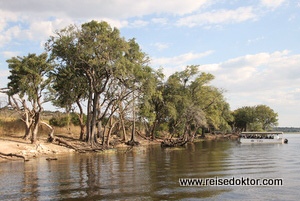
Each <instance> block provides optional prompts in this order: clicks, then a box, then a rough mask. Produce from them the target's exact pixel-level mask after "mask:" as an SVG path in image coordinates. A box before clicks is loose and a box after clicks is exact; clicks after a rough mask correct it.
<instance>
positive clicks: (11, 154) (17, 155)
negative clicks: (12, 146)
mask: <svg viewBox="0 0 300 201" xmlns="http://www.w3.org/2000/svg"><path fill="white" fill-rule="evenodd" d="M0 155H2V156H10V157H13V156H15V157H18V158H23V159H24V161H29V159H26V158H25V156H22V155H19V154H13V153H9V154H5V153H2V152H0Z"/></svg>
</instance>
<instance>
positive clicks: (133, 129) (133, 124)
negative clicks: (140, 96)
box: [130, 93, 136, 142]
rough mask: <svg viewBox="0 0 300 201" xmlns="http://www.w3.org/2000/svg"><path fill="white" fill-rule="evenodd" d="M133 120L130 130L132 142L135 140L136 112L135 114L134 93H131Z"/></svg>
mask: <svg viewBox="0 0 300 201" xmlns="http://www.w3.org/2000/svg"><path fill="white" fill-rule="evenodd" d="M132 111H133V114H132V117H133V122H132V130H131V139H130V141H132V142H134V141H135V119H136V116H135V115H136V114H135V97H134V93H133V110H132Z"/></svg>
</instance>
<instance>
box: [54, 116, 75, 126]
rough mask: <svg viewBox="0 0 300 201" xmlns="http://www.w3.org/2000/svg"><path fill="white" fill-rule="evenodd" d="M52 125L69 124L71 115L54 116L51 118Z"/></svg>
mask: <svg viewBox="0 0 300 201" xmlns="http://www.w3.org/2000/svg"><path fill="white" fill-rule="evenodd" d="M49 123H50V125H52V126H58V127H64V126H67V125H68V123H70V117H69V116H67V115H66V116H60V117H52V118H51V119H50V120H49Z"/></svg>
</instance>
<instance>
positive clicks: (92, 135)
mask: <svg viewBox="0 0 300 201" xmlns="http://www.w3.org/2000/svg"><path fill="white" fill-rule="evenodd" d="M99 98H100V94H99V93H95V94H94V100H93V111H92V119H91V125H90V127H91V133H90V136H89V141H88V142H89V144H90V145H91V146H94V145H95V144H96V143H97V138H96V137H97V136H95V133H96V121H97V103H98V102H99Z"/></svg>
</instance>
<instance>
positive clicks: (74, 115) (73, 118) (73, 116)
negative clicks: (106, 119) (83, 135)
mask: <svg viewBox="0 0 300 201" xmlns="http://www.w3.org/2000/svg"><path fill="white" fill-rule="evenodd" d="M86 119H87V116H86V115H85V114H83V123H84V124H85V123H86ZM71 122H72V124H73V125H74V126H79V125H80V121H79V115H78V114H77V113H74V112H73V113H71Z"/></svg>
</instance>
